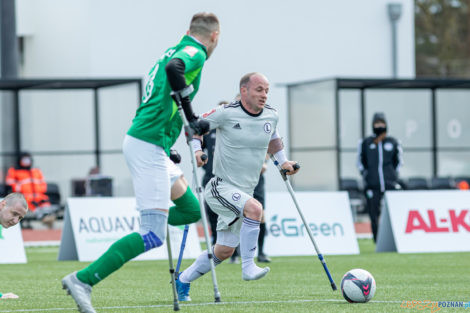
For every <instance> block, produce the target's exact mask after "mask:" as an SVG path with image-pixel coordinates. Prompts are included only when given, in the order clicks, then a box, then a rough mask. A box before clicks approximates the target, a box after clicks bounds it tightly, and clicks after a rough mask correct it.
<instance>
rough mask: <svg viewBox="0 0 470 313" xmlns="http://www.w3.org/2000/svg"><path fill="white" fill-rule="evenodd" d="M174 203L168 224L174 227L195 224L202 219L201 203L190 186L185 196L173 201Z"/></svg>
mask: <svg viewBox="0 0 470 313" xmlns="http://www.w3.org/2000/svg"><path fill="white" fill-rule="evenodd" d="M173 203H174V204H175V205H174V206H172V207H171V208H170V212H169V213H168V224H170V225H173V226H178V225H186V224H191V223H195V222H197V221H199V219H200V218H201V211H200V210H199V201H198V200H197V198H196V197H195V196H194V194H193V192H192V191H191V188H189V186H188V189H187V190H186V192H185V193H184V195H182V196H181V197H179V198H178V199H175V200H173Z"/></svg>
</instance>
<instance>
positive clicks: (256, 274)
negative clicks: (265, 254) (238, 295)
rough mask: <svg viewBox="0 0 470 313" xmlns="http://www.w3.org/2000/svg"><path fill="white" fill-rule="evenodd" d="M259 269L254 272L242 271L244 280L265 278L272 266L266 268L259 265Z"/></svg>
mask: <svg viewBox="0 0 470 313" xmlns="http://www.w3.org/2000/svg"><path fill="white" fill-rule="evenodd" d="M258 269H259V271H257V272H252V273H249V274H248V273H245V272H242V278H243V280H257V279H260V278H263V277H264V276H266V274H268V273H269V271H270V268H269V267H265V268H261V267H258Z"/></svg>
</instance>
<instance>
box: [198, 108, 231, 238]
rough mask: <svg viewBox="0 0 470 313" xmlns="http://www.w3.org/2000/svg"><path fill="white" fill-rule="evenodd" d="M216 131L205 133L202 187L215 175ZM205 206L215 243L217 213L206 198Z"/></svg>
mask: <svg viewBox="0 0 470 313" xmlns="http://www.w3.org/2000/svg"><path fill="white" fill-rule="evenodd" d="M225 104H228V101H220V102H219V104H218V105H219V106H220V105H225ZM215 132H216V130H215V129H213V130H211V131H210V132H209V133H208V134H207V135H204V139H203V145H204V153H205V154H207V163H206V164H204V165H203V166H202V168H203V169H204V176H203V177H202V188H204V189H205V188H206V185H207V183H208V182H209V180H211V178H212V177H214V174H212V164H213V160H214V150H215ZM204 207H205V209H206V213H207V217H208V218H209V224H210V227H211V233H212V244H213V245H215V243H216V241H217V217H218V216H217V214H216V213H214V211H212V210H211V209H210V208H209V206H208V205H207V202H206V201H205V200H204Z"/></svg>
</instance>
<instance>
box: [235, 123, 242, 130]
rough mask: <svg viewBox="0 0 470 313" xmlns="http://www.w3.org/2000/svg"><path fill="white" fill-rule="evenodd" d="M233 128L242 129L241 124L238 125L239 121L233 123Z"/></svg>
mask: <svg viewBox="0 0 470 313" xmlns="http://www.w3.org/2000/svg"><path fill="white" fill-rule="evenodd" d="M233 128H235V129H242V128H241V126H240V123H237V124H235V126H233Z"/></svg>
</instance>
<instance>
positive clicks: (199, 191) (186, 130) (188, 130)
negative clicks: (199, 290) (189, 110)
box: [174, 97, 220, 302]
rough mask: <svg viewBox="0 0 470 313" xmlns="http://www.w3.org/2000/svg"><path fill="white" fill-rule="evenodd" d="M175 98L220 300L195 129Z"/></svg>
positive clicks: (215, 288) (213, 277) (217, 295)
mask: <svg viewBox="0 0 470 313" xmlns="http://www.w3.org/2000/svg"><path fill="white" fill-rule="evenodd" d="M174 99H175V102H176V105H177V106H178V112H179V114H180V117H181V120H182V121H183V126H184V134H185V136H186V143H187V144H188V147H189V155H190V156H191V163H192V165H193V180H194V181H195V182H196V194H197V198H198V200H199V209H200V211H201V219H202V224H203V227H204V237H205V239H206V245H207V257H208V258H209V263H210V267H211V274H212V283H213V284H214V301H215V302H220V292H219V287H218V285H217V277H216V276H215V265H214V262H213V255H212V244H211V241H210V239H209V228H208V227H207V216H206V210H205V209H204V200H203V198H202V187H201V183H200V181H199V179H198V176H197V162H196V156H195V154H194V149H193V146H192V145H191V140H192V139H193V134H194V131H193V129H192V128H191V127H190V126H189V122H188V120H187V119H186V116H185V115H184V111H183V107H182V105H181V101H180V99H178V97H174Z"/></svg>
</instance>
